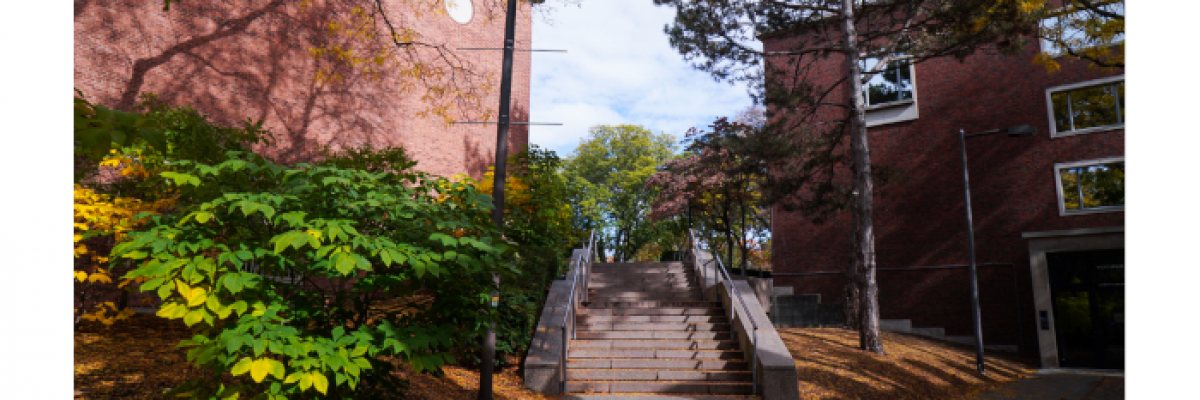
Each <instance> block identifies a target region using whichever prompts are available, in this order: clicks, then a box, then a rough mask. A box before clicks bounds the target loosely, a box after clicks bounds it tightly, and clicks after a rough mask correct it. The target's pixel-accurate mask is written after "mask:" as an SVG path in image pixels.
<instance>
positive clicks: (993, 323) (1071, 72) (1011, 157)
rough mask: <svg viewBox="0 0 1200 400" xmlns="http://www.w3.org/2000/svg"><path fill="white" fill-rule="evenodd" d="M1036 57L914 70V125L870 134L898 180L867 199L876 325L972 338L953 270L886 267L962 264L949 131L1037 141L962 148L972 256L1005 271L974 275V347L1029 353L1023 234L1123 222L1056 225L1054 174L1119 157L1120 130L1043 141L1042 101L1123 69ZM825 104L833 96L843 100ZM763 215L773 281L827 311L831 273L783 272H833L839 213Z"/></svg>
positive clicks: (961, 282) (962, 274) (1097, 217)
mask: <svg viewBox="0 0 1200 400" xmlns="http://www.w3.org/2000/svg"><path fill="white" fill-rule="evenodd" d="M788 41H789V39H787V38H767V39H764V45H765V48H766V50H767V51H779V50H783V49H784V48H785V46H786V45H787V43H788ZM1036 52H1037V45H1036V42H1035V43H1034V44H1032V45H1031V46H1029V47H1028V48H1027V49H1026V50H1025V51H1024V52H1022V53H1021V54H1019V55H1017V56H1013V57H1003V56H999V55H992V54H985V53H983V52H980V53H977V54H976V55H973V56H971V57H969V58H967V59H966V60H965V62H959V61H957V60H954V59H941V60H934V61H929V62H926V63H922V64H919V65H917V66H916V67H915V77H914V78H915V82H916V92H917V101H918V102H919V110H920V118H918V119H916V120H913V121H907V122H902V123H896V124H891V125H884V126H878V127H874V128H871V129H870V130H869V136H870V139H869V144H870V148H871V157H872V163H874V164H875V165H881V166H887V167H890V168H893V169H895V170H897V171H898V172H899V173H900V174H901V179H900V180H899V181H898V182H894V183H891V184H888V185H887V186H886V187H882V188H879V190H877V192H876V196H875V203H874V204H875V219H874V223H875V229H876V240H877V242H876V253H877V262H878V267H879V268H880V269H881V270H880V272H879V275H878V276H879V285H880V306H881V316H882V318H885V319H912V320H913V326H917V327H923V326H942V327H945V328H946V334H948V335H970V334H972V333H971V332H972V330H971V322H970V321H971V319H970V317H971V313H970V308H969V307H970V297H969V293H970V292H969V286H968V281H967V271H966V269H965V268H957V269H926V270H912V271H894V270H893V271H889V270H887V269H888V268H905V267H915V266H942V265H954V264H966V263H967V237H966V222H965V215H964V214H965V212H964V209H963V207H964V206H963V186H962V164H961V161H960V157H961V156H960V150H959V149H960V147H959V146H960V145H959V138H958V130H959V129H964V130H966V132H967V133H971V132H979V131H984V130H989V129H995V128H1003V127H1010V126H1015V125H1020V124H1031V125H1034V126H1036V127H1037V128H1038V131H1039V132H1038V135H1037V136H1036V137H1024V138H1009V137H1007V136H1005V135H992V136H985V137H978V138H972V139H968V140H967V150H968V158H969V162H970V173H971V176H970V180H971V193H972V209H973V211H974V220H975V244H976V255H977V256H976V259H977V260H978V262H979V263H1000V264H1006V265H998V266H983V267H980V269H979V271H980V280H979V281H980V288H981V297H982V299H981V303H982V309H983V324H984V340H985V341H986V342H987V343H989V344H1020V345H1021V346H1022V349H1023V350H1025V351H1036V350H1035V348H1036V344H1037V339H1036V337H1035V336H1034V321H1035V317H1034V311H1033V306H1032V295H1031V293H1032V286H1031V278H1030V274H1029V253H1028V250H1027V247H1026V242H1025V241H1024V240H1022V239H1021V233H1022V232H1031V231H1046V230H1060V229H1076V228H1096V227H1112V226H1123V225H1124V218H1125V215H1124V212H1112V213H1103V214H1089V215H1072V216H1060V215H1059V211H1058V198H1057V192H1056V190H1055V180H1054V164H1055V163H1062V162H1070V161H1081V160H1090V159H1097V158H1104V157H1114V156H1122V155H1124V149H1125V144H1124V143H1125V132H1124V130H1123V129H1117V130H1112V131H1107V132H1101V133H1091V134H1082V135H1076V136H1069V137H1062V138H1055V139H1051V138H1050V134H1049V130H1050V123H1051V122H1050V120H1049V117H1048V115H1047V108H1046V96H1045V90H1046V89H1047V88H1050V87H1053V86H1058V85H1064V84H1070V83H1077V82H1084V81H1088V80H1092V79H1096V78H1100V77H1104V76H1110V75H1119V74H1122V73H1123V71H1120V70H1117V71H1114V72H1104V71H1100V70H1097V69H1095V68H1087V67H1086V66H1085V65H1084V64H1082V63H1074V62H1063V69H1062V71H1061V72H1059V73H1056V74H1048V73H1047V72H1046V71H1045V69H1044V68H1043V67H1041V66H1038V65H1034V64H1033V63H1032V58H1033V56H1034V55H1035V54H1036ZM826 63H828V64H829V65H825V66H823V67H822V68H820V73H819V74H815V75H813V77H814V78H816V79H817V80H821V81H825V82H828V81H829V80H831V79H835V78H836V77H838V76H840V75H838V74H839V73H840V68H841V66H840V61H839V60H838V59H837V57H834V58H830V59H829V60H827V61H826ZM776 66H777V65H776ZM835 94H836V97H838V98H844V91H843V90H838V91H836V92H835ZM775 215H776V219H775V221H774V232H773V233H774V240H775V243H776V245H775V253H774V254H773V257H774V263H775V271H777V272H779V273H781V274H784V275H777V276H776V283H775V285H776V286H793V287H794V290H795V293H797V294H800V293H820V294H822V299H829V300H825V301H840V299H841V295H842V285H843V282H844V280H843V278H842V277H841V276H840V275H805V276H786V274H788V273H803V272H814V271H840V270H843V269H845V267H846V265H847V264H848V263H849V262H850V249H851V247H850V239H851V236H850V225H849V222H850V215H849V212H848V211H846V212H842V213H840V214H839V215H837V216H836V217H835V218H832V219H831V220H830V221H827V222H826V223H825V224H822V225H814V224H812V223H810V222H808V221H807V220H806V219H804V218H803V217H802V216H800V215H799V214H796V213H784V212H777V213H776V214H775ZM1007 264H1011V265H1012V266H1008V265H1007ZM1014 272H1015V274H1016V281H1017V283H1016V285H1015V286H1016V287H1015V288H1014V284H1013V275H1012V274H1013V273H1014ZM1014 292H1016V293H1014ZM1018 321H1019V323H1020V324H1021V325H1020V326H1018Z"/></svg>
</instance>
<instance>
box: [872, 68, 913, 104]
mask: <svg viewBox="0 0 1200 400" xmlns="http://www.w3.org/2000/svg"><path fill="white" fill-rule="evenodd" d="M879 61H880V59H879V58H878V57H864V58H862V65H861V67H862V70H863V71H870V70H872V69H874V68H875V66H876V65H878V64H879ZM863 97H864V98H865V99H866V104H867V107H871V106H877V105H881V104H888V103H897V102H901V101H908V100H912V99H913V80H912V65H911V64H910V63H909V62H908V60H897V61H891V62H889V63H887V65H886V66H885V67H884V68H882V69H881V70H880V71H879V73H876V74H875V76H872V77H871V80H869V81H867V83H866V84H864V85H863Z"/></svg>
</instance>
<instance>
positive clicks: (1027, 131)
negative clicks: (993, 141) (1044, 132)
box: [1007, 125, 1037, 137]
mask: <svg viewBox="0 0 1200 400" xmlns="http://www.w3.org/2000/svg"><path fill="white" fill-rule="evenodd" d="M1007 132H1008V136H1010V137H1019V136H1033V135H1036V134H1037V127H1035V126H1033V125H1017V126H1014V127H1011V128H1008V129H1007Z"/></svg>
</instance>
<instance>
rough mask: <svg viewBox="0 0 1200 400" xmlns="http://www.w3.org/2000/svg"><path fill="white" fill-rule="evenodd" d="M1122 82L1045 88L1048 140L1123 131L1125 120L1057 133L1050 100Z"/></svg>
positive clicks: (1107, 79) (1109, 79)
mask: <svg viewBox="0 0 1200 400" xmlns="http://www.w3.org/2000/svg"><path fill="white" fill-rule="evenodd" d="M1123 81H1125V74H1121V75H1113V76H1109V77H1104V78H1100V79H1093V80H1090V81H1085V82H1079V83H1072V84H1069V85H1060V86H1054V87H1050V88H1046V116H1047V117H1048V118H1049V119H1048V120H1047V122H1049V125H1050V138H1051V139H1055V138H1061V137H1067V136H1074V135H1080V134H1085V133H1096V132H1108V131H1112V130H1117V129H1125V118H1121V122H1120V123H1118V124H1113V125H1104V126H1093V127H1091V128H1083V129H1076V130H1073V131H1067V132H1059V131H1058V130H1057V129H1058V127H1057V126H1055V123H1054V101H1053V100H1052V99H1051V98H1050V95H1052V94H1054V93H1057V92H1065V91H1069V90H1075V89H1083V88H1088V87H1092V86H1100V85H1104V84H1111V83H1116V82H1123ZM913 86H916V82H915V80H914V82H913ZM914 93H915V92H914ZM913 97H916V95H915V94H914V96H913ZM1120 101H1121V100H1120V99H1117V102H1118V103H1120ZM1121 114H1125V110H1121Z"/></svg>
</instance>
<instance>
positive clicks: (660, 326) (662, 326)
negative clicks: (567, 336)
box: [575, 322, 729, 332]
mask: <svg viewBox="0 0 1200 400" xmlns="http://www.w3.org/2000/svg"><path fill="white" fill-rule="evenodd" d="M575 329H576V330H580V331H686V332H705V331H729V324H727V323H726V324H722V323H712V322H695V323H692V322H616V323H594V324H593V323H587V324H575Z"/></svg>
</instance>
